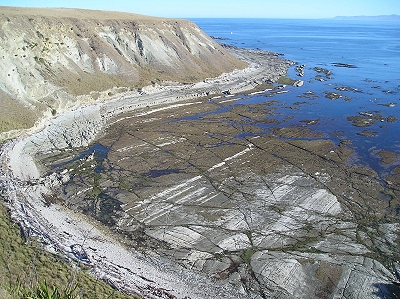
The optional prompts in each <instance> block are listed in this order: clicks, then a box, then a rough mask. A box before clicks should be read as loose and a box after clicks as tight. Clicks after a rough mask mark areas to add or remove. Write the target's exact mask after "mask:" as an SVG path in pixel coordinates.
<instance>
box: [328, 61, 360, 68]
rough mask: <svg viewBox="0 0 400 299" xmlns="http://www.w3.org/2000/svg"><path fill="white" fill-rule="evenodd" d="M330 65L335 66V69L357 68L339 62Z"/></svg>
mask: <svg viewBox="0 0 400 299" xmlns="http://www.w3.org/2000/svg"><path fill="white" fill-rule="evenodd" d="M332 65H333V66H336V67H345V68H350V69H354V68H357V66H355V65H353V64H347V63H341V62H334V63H332Z"/></svg>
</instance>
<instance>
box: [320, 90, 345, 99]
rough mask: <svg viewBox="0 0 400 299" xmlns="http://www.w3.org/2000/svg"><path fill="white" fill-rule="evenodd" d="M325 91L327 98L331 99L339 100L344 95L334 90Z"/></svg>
mask: <svg viewBox="0 0 400 299" xmlns="http://www.w3.org/2000/svg"><path fill="white" fill-rule="evenodd" d="M324 93H325V98H327V99H330V100H337V99H340V98H342V97H343V96H342V95H341V94H339V93H336V92H333V91H325V92H324Z"/></svg>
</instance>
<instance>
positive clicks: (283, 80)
mask: <svg viewBox="0 0 400 299" xmlns="http://www.w3.org/2000/svg"><path fill="white" fill-rule="evenodd" d="M294 82H296V80H293V79H292V78H289V77H285V76H282V77H280V78H279V79H278V84H284V85H293V83H294Z"/></svg>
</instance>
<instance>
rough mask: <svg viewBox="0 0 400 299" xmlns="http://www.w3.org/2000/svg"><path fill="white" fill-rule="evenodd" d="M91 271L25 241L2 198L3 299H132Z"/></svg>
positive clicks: (0, 286)
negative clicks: (97, 277) (10, 217)
mask: <svg viewBox="0 0 400 299" xmlns="http://www.w3.org/2000/svg"><path fill="white" fill-rule="evenodd" d="M88 270H89V269H88V268H87V267H85V266H83V265H79V264H75V263H71V262H68V261H67V260H65V259H64V258H63V257H62V256H59V255H55V254H51V253H49V252H47V251H45V250H44V249H43V247H42V245H41V244H39V242H37V241H36V240H32V239H27V240H24V238H23V237H22V236H21V232H20V228H19V227H18V225H16V224H14V223H12V222H11V221H10V219H9V216H8V213H7V211H6V209H5V208H4V202H3V199H2V198H0V298H2V299H44V298H46V299H78V298H79V299H86V298H88V299H91V298H96V299H106V298H113V299H114V298H116V299H132V298H138V297H131V296H128V295H125V294H123V293H121V292H119V291H117V290H115V289H113V288H112V287H111V286H110V285H108V284H107V283H105V282H104V281H102V280H98V279H96V278H94V277H93V276H91V275H90V274H89V273H88Z"/></svg>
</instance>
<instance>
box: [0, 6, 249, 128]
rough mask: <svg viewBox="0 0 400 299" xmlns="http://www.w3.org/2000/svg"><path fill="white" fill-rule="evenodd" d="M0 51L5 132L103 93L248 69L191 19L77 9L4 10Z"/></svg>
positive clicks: (0, 21) (0, 19) (0, 14)
mask: <svg viewBox="0 0 400 299" xmlns="http://www.w3.org/2000/svg"><path fill="white" fill-rule="evenodd" d="M0 53H1V55H0V68H1V70H2V72H1V73H0V96H1V99H2V101H1V103H0V107H1V109H2V110H4V111H9V113H8V114H7V115H2V116H1V118H0V133H1V132H5V131H9V130H12V129H20V128H28V127H30V126H32V125H33V123H34V122H35V121H36V120H37V119H39V118H40V117H41V116H42V115H43V114H44V113H45V114H47V115H49V116H50V115H51V113H53V114H55V113H57V112H60V111H61V110H64V109H68V108H70V107H74V106H79V105H80V104H82V102H88V101H93V100H96V99H99V98H101V97H102V94H101V92H102V91H107V92H106V93H105V94H103V96H111V95H112V94H114V93H116V92H121V91H129V90H136V89H137V88H140V87H143V86H145V85H149V84H153V85H155V84H167V83H166V81H175V82H176V81H177V82H181V83H190V82H195V81H200V80H203V79H205V78H207V77H214V76H216V75H220V74H221V73H223V72H230V71H232V70H234V69H237V68H239V69H240V68H243V67H244V66H245V65H246V64H245V63H244V62H242V61H240V60H238V59H236V58H234V57H233V56H232V55H230V54H229V53H228V52H227V51H226V50H225V49H223V48H222V47H221V46H220V45H219V44H218V43H216V42H215V41H214V40H212V39H211V38H210V37H209V36H207V35H206V34H205V33H204V32H203V31H202V30H201V29H200V28H199V27H197V26H196V25H195V24H194V23H192V22H190V21H187V20H175V19H162V18H154V17H146V16H141V15H134V14H127V13H116V12H102V11H88V10H73V9H27V8H10V7H1V8H0ZM99 92H100V93H99ZM83 95H86V96H83Z"/></svg>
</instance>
